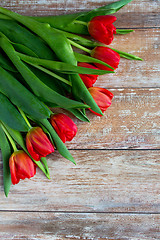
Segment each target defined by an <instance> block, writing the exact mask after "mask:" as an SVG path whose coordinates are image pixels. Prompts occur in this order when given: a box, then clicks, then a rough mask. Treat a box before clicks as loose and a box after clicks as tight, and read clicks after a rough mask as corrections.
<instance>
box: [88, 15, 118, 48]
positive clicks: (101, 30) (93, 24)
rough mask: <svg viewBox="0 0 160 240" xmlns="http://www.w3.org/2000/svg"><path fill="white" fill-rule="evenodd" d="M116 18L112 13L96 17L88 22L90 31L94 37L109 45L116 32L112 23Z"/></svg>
mask: <svg viewBox="0 0 160 240" xmlns="http://www.w3.org/2000/svg"><path fill="white" fill-rule="evenodd" d="M116 20H117V18H116V17H115V16H110V15H105V16H97V17H94V18H92V20H91V21H90V22H89V23H88V31H89V33H90V35H91V36H92V37H93V38H94V39H96V40H97V41H99V42H101V43H105V44H107V45H108V44H110V43H111V42H112V40H113V34H115V33H116V28H115V26H114V25H113V24H112V23H113V22H115V21H116Z"/></svg>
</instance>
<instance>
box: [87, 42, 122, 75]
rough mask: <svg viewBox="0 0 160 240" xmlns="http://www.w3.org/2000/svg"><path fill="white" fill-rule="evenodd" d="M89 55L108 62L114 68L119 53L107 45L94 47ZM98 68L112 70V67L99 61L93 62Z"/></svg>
mask: <svg viewBox="0 0 160 240" xmlns="http://www.w3.org/2000/svg"><path fill="white" fill-rule="evenodd" d="M91 56H92V57H94V58H97V59H99V60H101V61H103V62H105V63H107V64H109V65H110V66H111V67H113V68H114V69H116V68H118V65H119V61H120V55H119V54H118V53H117V52H115V51H113V50H112V49H110V48H107V47H96V48H94V49H93V51H92V52H91ZM94 64H95V65H96V66H97V67H98V68H99V69H102V70H108V71H112V69H110V68H108V67H105V66H103V65H102V64H99V63H94Z"/></svg>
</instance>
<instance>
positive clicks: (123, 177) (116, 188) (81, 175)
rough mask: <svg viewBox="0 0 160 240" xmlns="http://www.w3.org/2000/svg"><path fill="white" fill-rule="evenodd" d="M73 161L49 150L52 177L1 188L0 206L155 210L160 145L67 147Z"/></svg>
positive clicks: (159, 202)
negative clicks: (151, 147)
mask: <svg viewBox="0 0 160 240" xmlns="http://www.w3.org/2000/svg"><path fill="white" fill-rule="evenodd" d="M71 153H72V155H73V156H74V158H75V160H76V162H77V165H76V166H75V165H74V164H73V163H71V162H69V161H67V160H66V159H64V158H62V157H61V156H60V155H59V154H58V153H54V154H52V155H51V156H50V158H49V159H48V164H49V169H50V174H51V180H48V179H46V178H45V176H44V175H43V174H42V173H41V172H40V171H38V173H37V175H36V176H35V177H34V178H31V179H29V180H28V179H26V180H24V181H21V182H20V183H19V184H18V185H15V186H12V187H11V192H10V195H9V197H8V198H7V199H6V198H5V197H4V196H3V194H2V188H1V198H0V210H1V211H2V210H20V211H23V210H26V211H28V210H30V211H80V212H146V213H147V212H160V188H159V174H160V164H159V151H136V150H134V151H105V150H103V151H92V150H90V151H88V150H86V151H84V150H83V151H80V150H79V151H78V150H75V151H74V150H72V151H71Z"/></svg>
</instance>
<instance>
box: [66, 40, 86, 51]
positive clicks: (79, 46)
mask: <svg viewBox="0 0 160 240" xmlns="http://www.w3.org/2000/svg"><path fill="white" fill-rule="evenodd" d="M68 41H69V42H70V44H71V45H73V46H75V47H77V48H79V49H81V50H83V51H85V52H87V53H89V54H90V53H91V50H90V49H88V48H85V47H83V46H82V45H80V44H78V43H76V42H74V41H72V40H71V39H68Z"/></svg>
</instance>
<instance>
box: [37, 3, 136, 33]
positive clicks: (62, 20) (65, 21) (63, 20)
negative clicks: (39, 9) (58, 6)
mask: <svg viewBox="0 0 160 240" xmlns="http://www.w3.org/2000/svg"><path fill="white" fill-rule="evenodd" d="M131 1H132V0H120V1H117V2H113V3H111V4H107V5H105V6H103V7H100V8H96V9H93V10H91V11H87V12H80V13H74V14H68V15H62V16H48V17H36V18H35V19H36V20H37V21H40V22H46V23H49V24H50V25H51V26H52V27H55V28H58V29H61V30H65V31H68V32H72V33H77V34H87V35H88V34H89V33H88V28H87V26H86V25H84V24H83V23H84V22H85V23H87V22H89V21H90V20H91V19H92V18H93V17H95V16H100V15H109V14H114V13H115V12H117V11H118V10H120V9H121V8H122V7H124V6H125V5H126V4H128V3H130V2H131ZM77 20H78V21H79V22H80V21H82V24H78V23H76V21H77Z"/></svg>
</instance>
